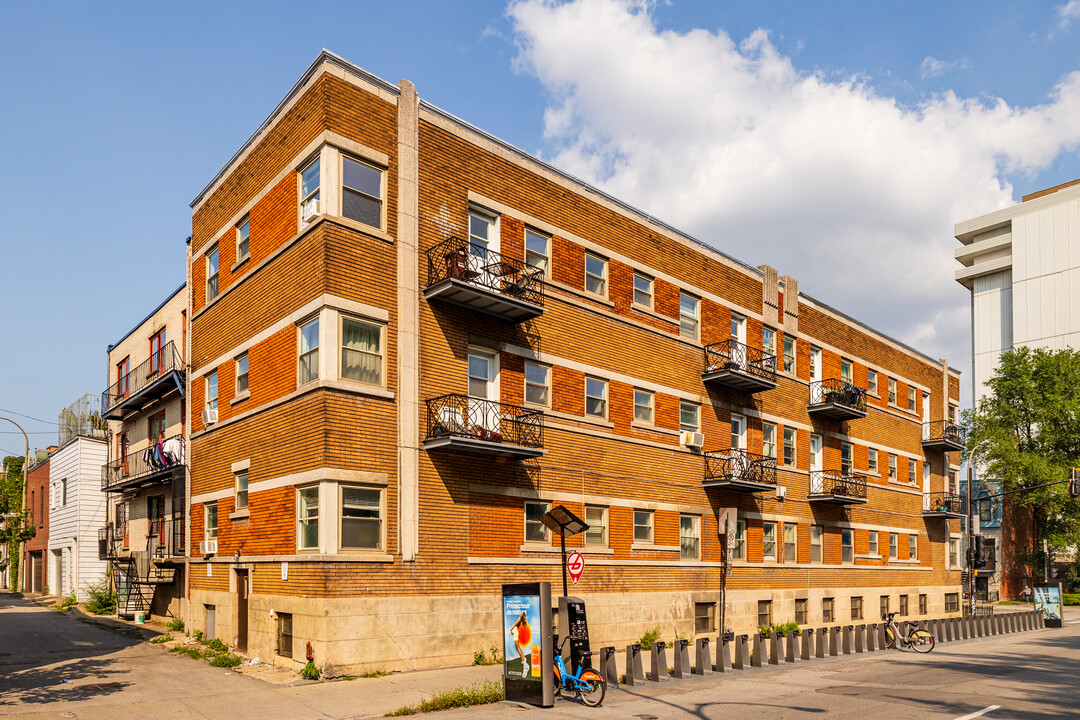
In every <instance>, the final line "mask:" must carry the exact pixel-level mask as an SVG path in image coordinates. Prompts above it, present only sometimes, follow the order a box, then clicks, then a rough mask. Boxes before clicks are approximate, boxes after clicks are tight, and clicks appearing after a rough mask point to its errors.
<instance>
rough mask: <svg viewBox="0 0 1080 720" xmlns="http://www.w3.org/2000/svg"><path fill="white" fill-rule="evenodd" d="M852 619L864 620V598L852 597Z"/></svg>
mask: <svg viewBox="0 0 1080 720" xmlns="http://www.w3.org/2000/svg"><path fill="white" fill-rule="evenodd" d="M851 619H852V620H862V598H861V597H853V598H851Z"/></svg>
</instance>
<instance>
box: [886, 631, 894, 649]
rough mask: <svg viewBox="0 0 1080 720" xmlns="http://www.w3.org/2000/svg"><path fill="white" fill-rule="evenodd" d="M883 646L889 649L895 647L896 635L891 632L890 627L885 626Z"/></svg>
mask: <svg viewBox="0 0 1080 720" xmlns="http://www.w3.org/2000/svg"><path fill="white" fill-rule="evenodd" d="M885 647H887V648H889V649H890V650H891V649H892V648H894V647H896V635H894V634H893V631H892V628H885Z"/></svg>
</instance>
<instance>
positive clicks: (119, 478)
mask: <svg viewBox="0 0 1080 720" xmlns="http://www.w3.org/2000/svg"><path fill="white" fill-rule="evenodd" d="M186 462H187V452H186V446H185V443H184V437H183V436H182V435H174V436H173V437H171V438H168V439H166V440H163V441H162V442H160V443H156V444H154V445H151V446H150V447H148V448H146V449H144V450H138V451H136V452H133V453H128V454H127V455H125V456H124V457H122V458H118V459H116V460H113V461H112V462H110V463H108V464H106V465H102V466H101V491H102V492H118V491H120V490H126V489H128V488H131V487H137V486H140V485H153V484H154V483H157V482H161V481H163V480H166V479H168V478H170V477H172V472H171V471H172V470H175V469H177V468H183V467H184V464H185V463H186Z"/></svg>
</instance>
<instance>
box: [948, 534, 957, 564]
mask: <svg viewBox="0 0 1080 720" xmlns="http://www.w3.org/2000/svg"><path fill="white" fill-rule="evenodd" d="M959 543H960V541H959V540H957V539H956V538H949V567H950V568H953V569H955V568H958V567H960V560H959V557H960V553H959V547H958V546H959Z"/></svg>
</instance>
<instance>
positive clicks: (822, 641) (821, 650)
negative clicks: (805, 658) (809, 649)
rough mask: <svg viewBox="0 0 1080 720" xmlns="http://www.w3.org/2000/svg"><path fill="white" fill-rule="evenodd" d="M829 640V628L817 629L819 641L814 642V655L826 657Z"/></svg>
mask: <svg viewBox="0 0 1080 720" xmlns="http://www.w3.org/2000/svg"><path fill="white" fill-rule="evenodd" d="M828 640H829V628H821V629H820V630H818V631H817V642H816V643H814V647H815V650H814V656H815V657H816V658H817V659H818V660H820V659H822V658H824V657H825V653H826V646H827V643H828Z"/></svg>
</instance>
